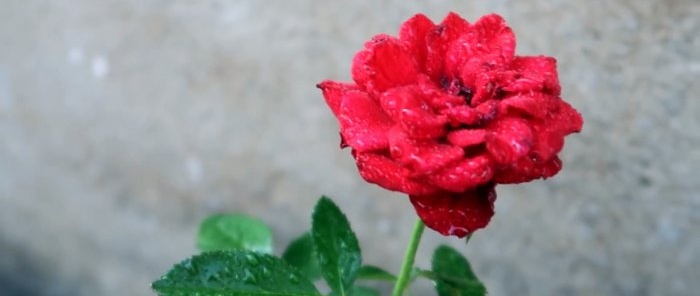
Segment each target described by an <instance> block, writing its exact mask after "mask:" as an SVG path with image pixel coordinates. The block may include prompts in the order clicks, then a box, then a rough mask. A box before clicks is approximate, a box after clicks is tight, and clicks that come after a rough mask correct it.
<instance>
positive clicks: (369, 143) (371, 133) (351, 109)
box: [338, 91, 393, 152]
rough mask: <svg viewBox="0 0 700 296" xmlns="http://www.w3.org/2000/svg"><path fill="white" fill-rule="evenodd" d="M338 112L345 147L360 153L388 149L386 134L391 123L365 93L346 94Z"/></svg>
mask: <svg viewBox="0 0 700 296" xmlns="http://www.w3.org/2000/svg"><path fill="white" fill-rule="evenodd" d="M339 111H340V114H339V116H338V121H339V122H340V132H341V134H342V135H343V140H344V141H345V143H347V145H349V146H350V147H352V148H353V149H356V150H358V151H361V152H363V151H371V150H379V149H385V148H388V147H389V140H388V139H387V136H386V133H387V132H388V131H389V129H390V128H391V127H392V125H393V122H392V121H391V119H390V118H389V116H387V115H386V114H385V113H384V112H383V111H382V110H381V109H380V108H379V105H378V104H377V102H375V101H374V100H372V99H370V98H369V96H368V95H367V94H366V93H364V92H360V91H350V92H348V93H347V94H346V95H345V96H344V99H343V102H342V103H341V105H340V110H339Z"/></svg>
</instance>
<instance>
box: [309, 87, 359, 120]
mask: <svg viewBox="0 0 700 296" xmlns="http://www.w3.org/2000/svg"><path fill="white" fill-rule="evenodd" d="M316 87H318V88H320V89H321V91H322V92H323V98H324V99H326V104H327V105H328V107H329V108H330V109H331V111H332V112H333V115H335V116H336V117H337V116H338V114H340V103H341V102H342V101H343V97H344V96H345V94H347V93H348V92H349V91H353V90H357V89H358V88H357V85H355V84H354V83H344V82H338V81H333V80H325V81H323V82H321V83H319V84H318V85H316Z"/></svg>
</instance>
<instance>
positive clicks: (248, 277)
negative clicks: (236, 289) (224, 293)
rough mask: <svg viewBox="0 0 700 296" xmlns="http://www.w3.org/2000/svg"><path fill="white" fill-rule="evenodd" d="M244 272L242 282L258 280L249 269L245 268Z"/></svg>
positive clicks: (248, 282)
mask: <svg viewBox="0 0 700 296" xmlns="http://www.w3.org/2000/svg"><path fill="white" fill-rule="evenodd" d="M244 272H245V274H244V275H243V282H244V283H246V284H251V285H252V284H256V283H257V282H258V279H256V278H255V275H253V273H252V272H250V270H248V269H246V270H245V271H244Z"/></svg>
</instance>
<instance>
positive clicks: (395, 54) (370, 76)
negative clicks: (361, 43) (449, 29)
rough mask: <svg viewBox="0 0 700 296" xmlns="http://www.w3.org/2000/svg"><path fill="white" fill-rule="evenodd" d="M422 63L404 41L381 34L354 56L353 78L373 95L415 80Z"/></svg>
mask: <svg viewBox="0 0 700 296" xmlns="http://www.w3.org/2000/svg"><path fill="white" fill-rule="evenodd" d="M418 73H419V72H418V66H417V64H416V60H415V59H414V58H413V55H412V53H411V52H410V51H409V49H408V48H407V46H406V45H405V44H404V42H403V41H401V40H399V39H397V38H395V37H392V36H389V35H377V36H375V37H374V38H373V39H372V40H371V41H369V42H367V43H366V44H365V49H364V50H362V51H360V52H358V53H357V54H356V55H355V58H354V59H353V64H352V78H353V80H355V82H356V83H357V84H358V85H361V86H363V87H364V88H365V89H366V90H367V91H369V92H371V93H373V94H379V93H381V92H383V91H385V90H387V89H389V88H392V87H397V86H402V85H408V84H412V83H415V82H416V80H417V79H418Z"/></svg>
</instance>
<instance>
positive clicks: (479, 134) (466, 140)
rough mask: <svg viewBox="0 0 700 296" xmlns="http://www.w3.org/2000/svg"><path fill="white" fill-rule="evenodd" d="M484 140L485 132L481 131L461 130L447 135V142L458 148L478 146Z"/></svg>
mask: <svg viewBox="0 0 700 296" xmlns="http://www.w3.org/2000/svg"><path fill="white" fill-rule="evenodd" d="M485 140H486V131H485V130H483V129H461V130H456V131H453V132H450V133H449V134H447V141H448V142H449V143H450V144H452V145H455V146H459V147H469V146H474V145H479V144H481V143H484V141H485Z"/></svg>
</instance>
